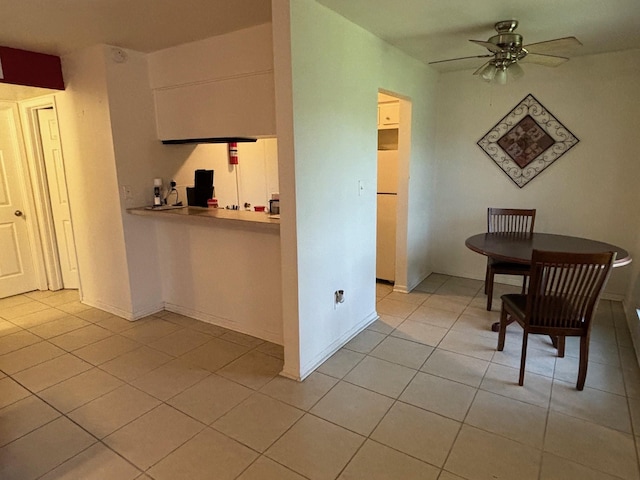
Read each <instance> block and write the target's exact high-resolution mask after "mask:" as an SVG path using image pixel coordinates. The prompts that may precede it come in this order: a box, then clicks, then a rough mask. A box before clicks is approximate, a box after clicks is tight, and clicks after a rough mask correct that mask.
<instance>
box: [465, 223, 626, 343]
mask: <svg viewBox="0 0 640 480" xmlns="http://www.w3.org/2000/svg"><path fill="white" fill-rule="evenodd" d="M464 243H465V245H466V246H467V248H469V249H470V250H473V251H474V252H477V253H480V254H482V255H485V256H487V257H491V258H494V259H496V260H502V261H504V262H513V263H521V264H524V265H527V264H530V263H531V255H532V253H533V251H534V250H547V251H552V252H572V253H601V252H615V254H616V258H615V260H614V262H613V266H614V267H623V266H625V265H628V264H630V263H631V255H629V252H627V251H626V250H625V249H623V248H620V247H617V246H615V245H611V244H610V243H604V242H598V241H596V240H589V239H587V238H580V237H570V236H567V235H555V234H552V233H479V234H477V235H473V236H472V237H469V238H467V240H466V241H465V242H464ZM496 325H497V326H498V327H499V323H498V324H493V325H492V327H491V330H493V331H494V332H497V331H498V328H496Z"/></svg>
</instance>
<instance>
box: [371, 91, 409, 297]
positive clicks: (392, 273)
mask: <svg viewBox="0 0 640 480" xmlns="http://www.w3.org/2000/svg"><path fill="white" fill-rule="evenodd" d="M410 146H411V102H410V101H409V100H408V99H406V98H405V97H402V96H401V95H398V94H395V93H392V92H389V91H386V90H380V91H379V92H378V154H377V195H376V197H377V210H376V212H377V214H376V280H377V281H379V282H384V283H387V284H390V285H393V286H394V287H393V289H394V290H395V291H400V292H407V291H408V289H407V224H408V221H407V218H408V190H409V152H410Z"/></svg>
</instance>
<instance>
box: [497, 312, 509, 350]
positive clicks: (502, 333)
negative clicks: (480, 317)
mask: <svg viewBox="0 0 640 480" xmlns="http://www.w3.org/2000/svg"><path fill="white" fill-rule="evenodd" d="M506 336H507V311H506V310H505V309H504V305H503V307H502V311H501V312H500V330H499V331H498V351H499V352H501V351H502V350H504V340H505V338H506Z"/></svg>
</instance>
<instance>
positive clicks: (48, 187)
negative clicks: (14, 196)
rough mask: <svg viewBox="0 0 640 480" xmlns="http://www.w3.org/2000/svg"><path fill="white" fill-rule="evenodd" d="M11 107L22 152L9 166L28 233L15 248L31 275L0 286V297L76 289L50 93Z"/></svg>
mask: <svg viewBox="0 0 640 480" xmlns="http://www.w3.org/2000/svg"><path fill="white" fill-rule="evenodd" d="M13 110H14V111H15V112H16V115H15V117H16V118H15V123H16V126H17V128H15V129H14V131H11V132H10V133H9V135H10V137H11V142H12V143H13V144H14V145H16V146H17V150H18V151H19V152H20V157H21V158H19V159H18V158H16V159H15V161H14V162H13V165H14V167H15V168H17V169H18V175H16V180H17V182H16V186H18V185H19V190H20V192H21V193H22V194H23V197H24V215H23V216H22V220H23V223H24V226H25V227H26V228H27V230H28V232H29V233H30V235H29V237H23V238H18V239H17V248H19V249H20V251H21V252H24V254H23V255H22V258H24V261H23V262H22V263H23V264H24V265H27V264H30V265H31V266H32V267H33V268H32V270H33V278H32V279H31V281H29V282H25V283H24V284H23V285H22V288H21V289H18V290H16V289H15V288H13V289H7V288H3V286H2V285H0V298H3V297H6V296H10V295H17V294H19V293H25V292H28V291H32V290H60V289H63V288H64V289H80V279H79V273H78V267H77V260H76V250H75V241H74V235H73V224H72V220H71V212H70V208H69V197H68V193H67V183H66V175H65V170H64V158H63V155H62V147H61V144H60V134H59V130H58V121H57V115H56V110H55V101H54V97H53V96H48V97H38V98H35V99H31V100H22V101H19V102H17V103H13ZM18 111H19V117H20V118H19V119H18V118H17V117H18V115H17V112H18ZM20 123H21V128H20Z"/></svg>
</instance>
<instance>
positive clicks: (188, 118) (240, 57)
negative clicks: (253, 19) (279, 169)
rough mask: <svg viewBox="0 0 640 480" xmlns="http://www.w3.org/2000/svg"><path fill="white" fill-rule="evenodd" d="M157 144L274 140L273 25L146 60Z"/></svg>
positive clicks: (201, 42)
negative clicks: (222, 139)
mask: <svg viewBox="0 0 640 480" xmlns="http://www.w3.org/2000/svg"><path fill="white" fill-rule="evenodd" d="M149 79H150V83H151V88H152V90H153V94H154V99H155V107H156V126H157V132H158V138H159V139H160V140H184V139H194V138H212V137H250V138H256V137H274V136H276V122H275V90H274V80H273V53H272V34H271V24H265V25H260V26H257V27H252V28H247V29H244V30H240V31H237V32H233V33H230V34H227V35H220V36H217V37H212V38H210V39H207V40H202V41H198V42H193V43H189V44H185V45H180V46H177V47H172V48H169V49H166V50H161V51H159V52H155V53H152V54H150V55H149Z"/></svg>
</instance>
